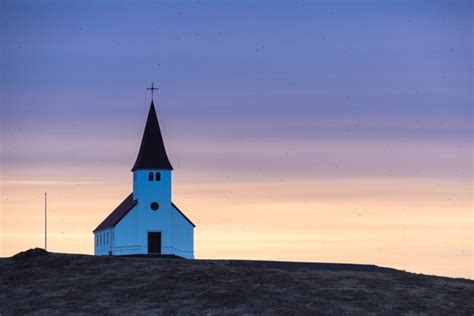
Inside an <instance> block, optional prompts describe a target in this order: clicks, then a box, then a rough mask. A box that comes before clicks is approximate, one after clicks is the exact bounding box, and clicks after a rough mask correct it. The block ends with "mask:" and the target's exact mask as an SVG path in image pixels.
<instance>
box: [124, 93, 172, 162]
mask: <svg viewBox="0 0 474 316" xmlns="http://www.w3.org/2000/svg"><path fill="white" fill-rule="evenodd" d="M143 169H169V170H173V167H172V166H171V163H170V161H169V159H168V155H166V150H165V144H164V143H163V137H162V136H161V130H160V124H159V123H158V118H157V117H156V111H155V105H154V104H153V101H151V105H150V111H149V112H148V118H147V120H146V125H145V131H144V132H143V138H142V143H141V145H140V151H139V152H138V157H137V160H136V161H135V165H134V166H133V168H132V171H135V170H143Z"/></svg>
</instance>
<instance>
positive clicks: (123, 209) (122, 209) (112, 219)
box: [94, 193, 138, 233]
mask: <svg viewBox="0 0 474 316" xmlns="http://www.w3.org/2000/svg"><path fill="white" fill-rule="evenodd" d="M137 203H138V201H137V200H134V199H133V193H130V195H129V196H127V198H126V199H125V200H123V202H122V203H120V205H119V206H117V208H116V209H115V210H114V211H113V212H112V213H110V214H109V216H107V217H106V218H105V219H104V220H103V221H102V223H100V224H99V226H97V228H96V229H94V233H95V232H96V231H98V230H103V229H106V228H112V227H114V226H115V225H117V223H118V222H120V220H121V219H122V218H123V217H124V216H125V215H127V213H128V212H129V211H130V210H131V209H132V208H134V207H135V205H137Z"/></svg>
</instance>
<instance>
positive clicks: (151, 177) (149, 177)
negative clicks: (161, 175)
mask: <svg viewBox="0 0 474 316" xmlns="http://www.w3.org/2000/svg"><path fill="white" fill-rule="evenodd" d="M148 181H153V172H148Z"/></svg>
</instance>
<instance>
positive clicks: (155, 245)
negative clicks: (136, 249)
mask: <svg viewBox="0 0 474 316" xmlns="http://www.w3.org/2000/svg"><path fill="white" fill-rule="evenodd" d="M148 253H161V233H148Z"/></svg>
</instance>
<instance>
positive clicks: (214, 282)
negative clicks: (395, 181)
mask: <svg viewBox="0 0 474 316" xmlns="http://www.w3.org/2000/svg"><path fill="white" fill-rule="evenodd" d="M65 312H66V313H76V314H91V313H93V314H129V313H132V314H149V313H151V312H153V313H161V314H203V313H205V314H226V313H228V314H260V313H266V314H295V313H297V314H303V313H311V314H314V313H319V314H334V315H341V314H361V313H362V314H366V313H377V314H387V313H388V314H400V313H416V314H420V313H435V314H446V315H448V314H449V315H452V314H466V315H472V314H473V313H474V281H470V280H464V279H452V278H445V277H436V276H427V275H418V274H413V273H406V272H402V271H398V270H394V269H388V268H379V267H376V266H370V265H347V264H346V265H344V264H342V265H341V264H317V263H315V264H311V263H286V262H272V261H240V260H194V261H191V260H183V259H171V258H133V257H128V258H123V257H122V258H118V257H93V256H87V255H72V254H57V253H47V252H45V251H44V250H40V249H35V250H29V251H27V252H24V253H20V254H18V255H16V256H14V257H12V258H4V259H0V314H1V315H10V314H26V313H39V314H52V313H53V314H58V315H59V314H63V313H65Z"/></svg>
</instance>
